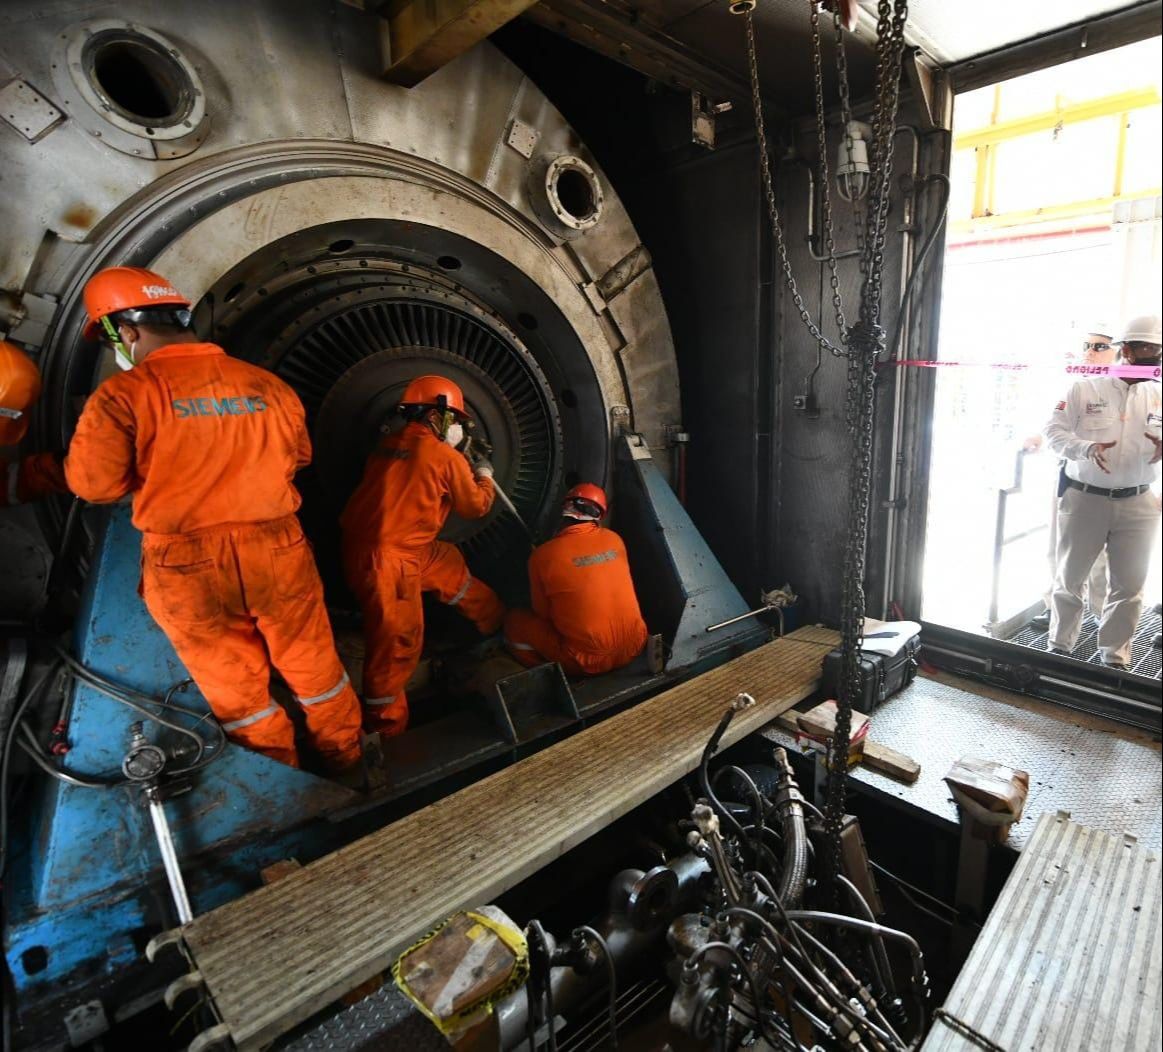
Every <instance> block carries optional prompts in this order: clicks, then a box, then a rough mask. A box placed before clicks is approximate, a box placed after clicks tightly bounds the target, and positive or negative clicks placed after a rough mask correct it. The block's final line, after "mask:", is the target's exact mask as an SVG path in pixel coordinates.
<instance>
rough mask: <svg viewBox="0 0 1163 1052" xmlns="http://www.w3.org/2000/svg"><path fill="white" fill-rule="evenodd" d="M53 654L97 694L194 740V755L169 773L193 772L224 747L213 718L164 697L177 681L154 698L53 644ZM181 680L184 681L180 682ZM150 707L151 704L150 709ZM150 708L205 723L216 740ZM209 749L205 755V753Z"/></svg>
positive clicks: (220, 753)
mask: <svg viewBox="0 0 1163 1052" xmlns="http://www.w3.org/2000/svg"><path fill="white" fill-rule="evenodd" d="M56 650H57V654H58V655H59V656H60V658H61V660H62V661H64V663H65V665H66V666H67V667H68V670H69V672H70V674H71V675H72V676H73V678H74V679H76V680H78V681H79V682H81V683H84V684H85V685H86V686H88V687H90V688H92V689H93V690H95V691H97V692H98V693H100V694H104V695H105V696H106V697H108V698H112V699H113V700H114V701H118V702H120V703H121V704H122V705H125V706H127V707H128V708H130V709H132V710H133V711H134V712H137V713H140V714H141V715H142V716H144V717H145V718H146V719H148V720H151V721H153V722H154V723H157V724H159V725H160V726H162V727H168V728H169V729H170V730H172V731H174V732H175V733H177V734H180V735H182V736H183V737H185V738H188V739H190V740H191V741H193V742H194V747H195V750H196V751H195V754H194V759H193V760H192V761H191V762H190V763H189V764H187V765H186V766H184V767H178V768H174V769H173V770H171V771H170V772H169V773H170V774H171V775H180V774H189V773H191V772H193V771H198V770H201V769H202V768H203V767H206V766H207V765H208V764H210V763H211V762H213V761H214V760H216V759H217V758H218V757H219V756H221V755H222V753H223V752H224V751H225V748H226V734H225V732H224V731H223V730H222V727H221V726H220V725H219V723H218V721H217V720H207V716H208V715H209V714H208V713H201V712H195V711H194V710H193V709H187V708H185V707H184V706H181V705H175V704H174V703H173V702H171V701H169V700H168V699H169V698H170V697H171V696H172V695H173V693H174V691H175V690H176V689H178V687H179V686H180V684H178V685H176V686H175V687H171V688H170V691H169V692H168V693H167V695H166V698H165V699H162V698H157V697H154V696H153V695H151V694H146V693H144V692H143V691H139V690H135V689H134V688H132V687H126V686H124V685H123V684H120V683H114V682H113V681H112V680H109V679H106V678H105V677H104V676H102V675H101V674H100V673H99V672H94V671H93V670H92V669H91V668H88V667H87V666H85V665H83V664H81V662H79V661H78V660H77V659H76V658H75V657H73V655H72V654H70V653H69V652H68V651H67V650H65V649H64V648H63V647H57V648H56ZM183 682H185V681H183ZM150 706H153V708H152V709H151V708H150ZM154 709H158V710H163V711H167V712H173V713H177V714H178V715H181V716H185V717H187V718H189V719H192V720H194V721H195V722H196V723H199V724H200V723H203V722H205V723H206V725H207V726H208V727H209V728H211V729H212V730H213V732H214V736H215V738H216V741H215V742H214V743H213V744H211V743H209V742H207V741H206V739H205V738H203V737H202V736H201V735H200V734H197V733H195V732H194V731H192V730H190V729H189V728H188V727H183V726H182V725H181V724H180V723H176V722H174V721H173V720H169V719H166V718H165V717H164V716H162V715H160V713H159V712H156V711H153V710H154ZM208 752H209V755H207V753H208Z"/></svg>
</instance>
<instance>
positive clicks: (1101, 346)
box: [1082, 340, 1111, 354]
mask: <svg viewBox="0 0 1163 1052" xmlns="http://www.w3.org/2000/svg"><path fill="white" fill-rule="evenodd" d="M1110 349H1111V345H1110V344H1109V343H1105V342H1103V341H1096V342H1095V343H1090V342H1089V341H1087V340H1083V341H1082V351H1083V353H1084V354H1085V353H1086V352H1087V351H1094V352H1095V353H1096V354H1101V353H1102V352H1103V351H1109V350H1110Z"/></svg>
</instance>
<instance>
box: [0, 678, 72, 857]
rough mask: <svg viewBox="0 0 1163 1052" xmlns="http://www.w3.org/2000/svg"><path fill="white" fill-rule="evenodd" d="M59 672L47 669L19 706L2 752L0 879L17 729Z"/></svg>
mask: <svg viewBox="0 0 1163 1052" xmlns="http://www.w3.org/2000/svg"><path fill="white" fill-rule="evenodd" d="M59 671H60V666H59V665H57V664H53V665H52V666H51V667H50V668H48V669H46V670H45V672H44V673H43V675H41V677H40V679H38V680H37V681H36V684H35V685H34V686H32V687H30V688H29V690H28V692H27V693H26V694H25V695H24V697H23V698H22V699H21V700H20V702H19V704H17V706H16V710H15V711H14V712H13V714H12V721H11V723H9V725H8V733H7V735H6V736H5V738H4V747H3V750H2V751H0V877H3V875H4V867H5V865H6V864H7V862H8V769H9V764H10V763H11V761H12V747H13V745H15V744H16V728H17V727H18V726H19V725H20V721H21V720H22V719H23V718H24V713H25V712H26V711H27V709H28V706H29V705H31V704H32V702H33V701H34V700H35V699H36V698H38V697H39V696H40V695H41V693H42V692H43V691H44V689H45V688H46V687H47V686H48V684H49V683H50V682H51V681H52V680H53V678H55V676H56V674H57V673H58V672H59Z"/></svg>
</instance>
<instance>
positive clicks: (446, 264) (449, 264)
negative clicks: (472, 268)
mask: <svg viewBox="0 0 1163 1052" xmlns="http://www.w3.org/2000/svg"><path fill="white" fill-rule="evenodd" d="M436 265H437V266H438V267H440V269H441V270H460V260H459V259H457V258H456V256H440V257H439V258H438V259H437V260H436Z"/></svg>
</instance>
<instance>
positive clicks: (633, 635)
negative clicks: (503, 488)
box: [505, 483, 647, 676]
mask: <svg viewBox="0 0 1163 1052" xmlns="http://www.w3.org/2000/svg"><path fill="white" fill-rule="evenodd" d="M605 514H606V494H605V493H604V492H603V491H602V490H601V488H600V487H598V486H594V485H592V484H590V483H582V484H581V485H580V486H574V488H573V489H571V490H570V491H569V492H568V493H567V494H566V495H565V501H564V502H563V503H562V506H561V525H560V527H559V528H558V531H557V535H556V536H555V537H554V538H553V539H552V540H550V541H546V542H545V544H543V545H541V546H540V547H539V548H538V549H537V550H536V551H534V553H533V554H532V556H530V558H529V592H530V597H531V599H532V602H533V610H532V611H529V610H513V611H511V612H510V613H509V616H508V617H506V618H505V646H506V648H507V649H508V650H509V652H510V653H511V654H512V655H513V657H515V658H516V659H517V660H518V661H520V662H521V663H522V664H523V665H529V666H533V665H537V664H540V663H541V662H543V661H556V662H558V663H559V664H560V665H561V667H562V669H563V670H564V671H565V672H566V673H567V674H568V675H571V676H576V675H581V674H587V675H597V674H598V673H601V672H609V671H610V670H611V669H615V668H621V667H622V666H623V665H627V664H629V663H630V662H631V661H633V660H634V658H635V657H637V656H638V654H640V653H641V652H642V648H643V647H644V646H645V645H646V637H647V632H646V623H645V622H644V621H643V620H642V613H641V611H640V610H639V608H638V597H637V596H636V595H635V594H634V582H633V581H632V580H631V579H630V565H629V563H628V562H627V560H626V546H625V545H624V544H623V543H622V538H621V537H619V536H618V535H617V534H616V533H614V531H613V530H607V529H605V528H604V527H602V526H601V525H600V522H601V519H602V516H603V515H605Z"/></svg>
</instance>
